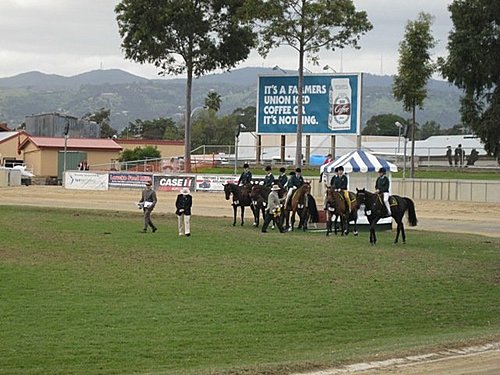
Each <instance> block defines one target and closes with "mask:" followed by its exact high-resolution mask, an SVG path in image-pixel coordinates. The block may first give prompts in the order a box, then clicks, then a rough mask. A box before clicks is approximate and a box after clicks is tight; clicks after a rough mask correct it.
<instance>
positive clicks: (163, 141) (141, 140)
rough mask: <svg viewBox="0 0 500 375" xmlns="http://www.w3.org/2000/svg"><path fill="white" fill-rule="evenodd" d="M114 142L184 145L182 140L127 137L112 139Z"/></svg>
mask: <svg viewBox="0 0 500 375" xmlns="http://www.w3.org/2000/svg"><path fill="white" fill-rule="evenodd" d="M114 141H115V142H116V143H119V144H131V145H146V146H147V145H166V146H169V145H172V146H173V145H176V146H182V145H184V141H183V140H178V141H174V140H168V139H127V138H117V139H114Z"/></svg>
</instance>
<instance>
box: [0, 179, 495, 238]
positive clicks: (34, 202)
mask: <svg viewBox="0 0 500 375" xmlns="http://www.w3.org/2000/svg"><path fill="white" fill-rule="evenodd" d="M0 192H1V194H2V200H1V203H0V204H9V205H31V206H51V207H68V208H94V209H106V210H118V211H137V205H136V202H137V201H138V200H139V197H140V192H139V191H137V190H119V189H117V190H109V191H86V190H66V189H63V188H62V187H60V186H27V187H26V186H22V187H9V188H0ZM176 196H177V193H175V192H159V193H158V205H157V207H156V209H155V212H162V213H173V212H174V208H173V207H174V204H175V198H176ZM415 206H416V210H417V216H418V219H419V223H418V226H417V227H415V229H416V230H435V231H444V232H460V233H475V234H483V235H487V236H492V237H500V204H491V203H490V204H487V203H470V202H439V201H415ZM193 211H194V215H201V216H218V217H224V216H227V217H232V209H231V207H230V205H229V203H228V202H227V201H226V200H225V199H224V195H223V194H222V193H207V192H196V193H193Z"/></svg>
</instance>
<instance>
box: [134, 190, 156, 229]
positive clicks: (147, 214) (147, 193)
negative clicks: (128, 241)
mask: <svg viewBox="0 0 500 375" xmlns="http://www.w3.org/2000/svg"><path fill="white" fill-rule="evenodd" d="M156 202H157V199H156V192H155V191H154V190H153V188H152V184H151V181H148V182H146V187H145V189H144V190H143V191H142V196H141V200H140V201H139V203H138V206H139V208H142V210H143V211H144V229H143V230H142V231H143V232H144V233H146V232H147V231H148V226H149V227H151V230H152V231H153V233H154V232H156V231H157V230H158V228H157V227H156V226H155V225H154V224H153V221H151V212H153V209H154V208H155V206H156Z"/></svg>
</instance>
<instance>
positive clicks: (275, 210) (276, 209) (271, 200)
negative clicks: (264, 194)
mask: <svg viewBox="0 0 500 375" xmlns="http://www.w3.org/2000/svg"><path fill="white" fill-rule="evenodd" d="M279 190H280V187H279V186H278V185H273V187H272V188H271V192H270V193H269V196H268V198H267V208H266V218H265V219H264V224H263V225H262V233H267V227H268V226H269V223H270V222H271V221H272V220H273V218H275V219H276V220H275V222H276V226H277V227H278V229H279V231H280V232H281V233H285V231H284V230H283V227H282V225H281V220H280V219H279V215H280V205H281V201H282V199H280V197H279V195H278V191H279Z"/></svg>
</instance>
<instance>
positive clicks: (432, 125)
mask: <svg viewBox="0 0 500 375" xmlns="http://www.w3.org/2000/svg"><path fill="white" fill-rule="evenodd" d="M439 134H441V125H439V124H438V123H437V122H436V121H427V122H426V123H425V124H423V125H422V128H421V129H420V131H419V137H418V138H419V139H427V138H429V137H431V136H433V135H439Z"/></svg>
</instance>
